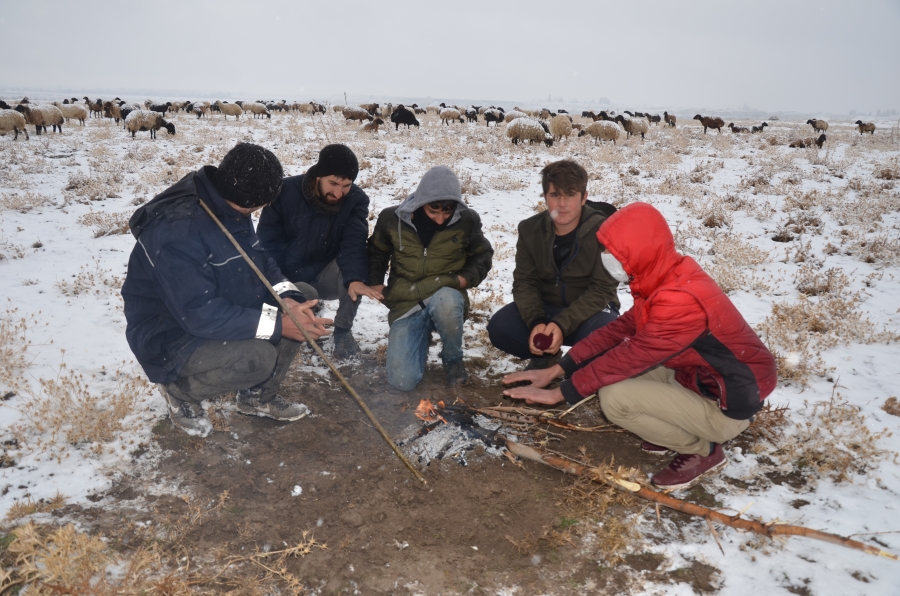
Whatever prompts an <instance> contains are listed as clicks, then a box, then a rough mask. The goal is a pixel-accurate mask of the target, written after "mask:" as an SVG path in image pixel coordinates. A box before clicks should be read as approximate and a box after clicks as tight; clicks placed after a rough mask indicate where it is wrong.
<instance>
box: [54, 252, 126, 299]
mask: <svg viewBox="0 0 900 596" xmlns="http://www.w3.org/2000/svg"><path fill="white" fill-rule="evenodd" d="M123 283H124V280H123V279H122V278H121V277H119V276H118V275H112V272H111V271H110V270H109V269H103V268H101V267H100V262H99V261H98V260H97V259H96V258H95V259H94V267H93V269H90V268H88V266H87V265H82V266H81V268H80V270H79V271H78V273H77V274H75V275H72V278H71V281H70V280H68V279H61V280H59V281H58V282H56V287H57V288H58V289H59V291H60V292H62V293H63V294H64V295H66V296H80V295H82V294H95V295H97V296H100V295H103V294H104V293H106V292H108V291H109V290H110V289H112V290H119V289H120V288H121V287H122V284H123Z"/></svg>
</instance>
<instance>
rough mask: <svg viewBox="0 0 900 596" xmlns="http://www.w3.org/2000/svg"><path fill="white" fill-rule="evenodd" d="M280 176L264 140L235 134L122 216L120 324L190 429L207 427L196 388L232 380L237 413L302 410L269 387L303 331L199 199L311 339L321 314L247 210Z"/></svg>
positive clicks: (270, 192)
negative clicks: (124, 263)
mask: <svg viewBox="0 0 900 596" xmlns="http://www.w3.org/2000/svg"><path fill="white" fill-rule="evenodd" d="M283 176H284V173H283V171H282V168H281V163H279V161H278V158H277V157H275V155H274V154H273V153H272V152H271V151H269V150H267V149H264V148H263V147H260V146H259V145H253V144H251V143H238V144H237V145H236V146H235V147H234V148H233V149H231V151H229V152H228V154H226V155H225V157H224V159H222V163H221V164H220V165H219V167H218V168H216V167H214V166H206V167H203V168H201V169H200V170H198V171H196V172H191V173H190V174H188V175H187V176H185V177H184V178H182V179H181V180H180V181H179V182H177V183H176V184H174V185H173V186H171V187H170V188H168V189H166V190H165V191H163V192H162V193H160V194H159V195H157V196H156V197H154V198H153V200H152V201H150V202H149V203H147V204H146V205H144V206H142V207H141V208H140V209H138V210H137V211H136V212H135V213H134V215H133V216H132V218H131V220H130V221H129V225H130V227H131V232H132V234H134V237H135V239H136V240H137V242H136V244H135V246H134V249H133V250H132V252H131V258H130V259H129V261H128V273H127V275H126V277H125V283H124V285H123V286H122V298H123V299H124V302H125V319H126V320H127V326H126V329H125V336H126V338H127V339H128V345H129V346H130V347H131V350H132V351H133V352H134V355H135V356H136V357H137V360H138V362H139V363H140V364H141V366H142V367H143V369H144V372H145V373H146V374H147V377H148V378H149V379H150V381H152V382H153V383H157V386H158V388H159V392H160V394H161V395H162V396H163V398H164V399H165V400H166V405H167V406H168V409H169V416H170V418H171V419H172V422H173V424H175V425H176V426H177V427H179V428H181V429H182V430H183V431H185V432H186V433H188V434H189V435H194V436H201V437H205V436H206V435H208V434H209V432H210V431H211V430H212V424H211V423H210V420H209V418H208V417H207V414H206V411H205V410H204V409H203V407H202V405H201V404H202V402H203V400H205V399H210V398H213V397H216V396H218V395H221V394H223V393H229V392H231V391H236V392H237V407H238V410H239V411H241V412H243V413H245V414H251V415H255V416H266V417H269V418H274V419H276V420H282V421H288V420H297V419H298V418H302V417H303V416H305V415H306V414H307V413H308V412H309V409H308V408H307V407H306V406H305V405H303V404H298V403H291V402H288V401H287V400H285V399H284V398H283V397H281V396H280V395H278V393H277V391H278V388H279V386H280V385H281V382H282V381H283V380H284V377H285V375H286V374H287V372H288V368H289V367H290V365H291V362H292V361H293V359H294V357H295V356H296V355H297V352H298V350H299V346H300V344H299V342H300V341H301V340H303V335H302V332H301V331H300V330H299V329H297V328H296V327H295V326H294V323H293V322H292V321H291V319H290V318H289V317H288V316H287V315H286V313H281V312H280V311H279V308H278V306H276V305H275V302H274V299H273V298H272V296H271V294H270V293H269V291H268V290H267V288H266V286H265V285H264V284H263V282H262V281H261V280H260V279H259V278H258V277H257V276H256V274H255V273H254V272H253V271H252V270H251V268H250V267H249V266H248V265H247V263H246V262H245V261H244V259H243V258H242V257H241V255H240V253H239V252H238V251H237V250H236V249H235V247H234V246H233V245H232V244H231V242H230V241H229V239H228V238H227V237H226V236H225V234H224V233H223V232H222V230H221V229H219V227H218V225H217V224H216V223H215V222H214V221H213V219H212V218H211V217H210V216H209V214H208V213H207V212H206V211H205V210H203V208H202V207H201V206H200V203H201V201H202V202H203V203H205V204H206V205H207V206H208V207H209V208H210V209H211V210H212V212H213V213H215V215H216V217H217V218H218V219H219V220H220V221H221V223H222V224H223V225H224V226H225V227H226V229H228V231H229V232H230V233H231V234H232V236H233V237H234V238H235V240H237V242H238V244H240V246H241V248H242V249H243V250H244V252H245V253H247V255H248V256H249V257H250V259H251V260H252V261H253V262H254V264H255V265H256V266H257V268H258V269H259V270H260V271H262V272H263V274H264V275H265V277H266V279H267V280H268V282H269V283H270V284H271V285H272V286H273V287H274V289H275V291H276V292H278V293H279V295H280V296H281V298H282V299H283V300H284V302H285V303H286V304H287V306H288V308H290V309H291V311H292V312H293V313H294V315H295V316H296V317H297V319H298V320H299V322H300V324H301V325H302V326H303V327H304V328H305V329H306V330H307V332H308V333H309V334H310V335H311V336H312V338H313V339H317V338H319V337H321V336H323V335H327V334H328V333H330V332H329V331H326V330H325V328H324V325H325V324H328V323H330V322H331V321H329V320H327V319H318V318H316V317H315V316H314V315H313V314H312V310H311V309H312V308H313V307H314V306H315V304H316V302H315V301H307V300H306V297H305V296H304V295H303V293H302V292H301V291H299V290H298V288H297V287H296V286H295V285H294V284H293V283H291V282H290V281H289V280H288V279H287V278H286V277H285V276H284V275H282V273H281V271H280V270H279V269H278V266H277V265H276V264H275V261H274V260H272V258H271V257H269V255H268V254H266V252H265V251H264V250H263V249H262V248H261V247H260V244H259V239H258V238H257V236H256V233H255V232H254V230H253V222H252V220H251V218H250V215H251V213H252V212H253V211H255V210H257V209H259V208H260V207H262V206H263V205H266V204H268V203H269V202H271V201H272V200H273V199H274V198H275V197H276V196H278V193H279V192H280V191H281V185H282V177H283Z"/></svg>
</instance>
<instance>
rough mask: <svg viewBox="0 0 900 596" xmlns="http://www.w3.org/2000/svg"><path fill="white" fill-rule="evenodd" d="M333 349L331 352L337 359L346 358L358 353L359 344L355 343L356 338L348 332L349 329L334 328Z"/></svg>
mask: <svg viewBox="0 0 900 596" xmlns="http://www.w3.org/2000/svg"><path fill="white" fill-rule="evenodd" d="M333 336H334V349H333V350H332V352H331V354H332V355H333V356H334V357H335V358H336V359H338V360H346V359H347V358H350V357H351V356H356V355H357V354H359V344H358V343H356V340H355V339H354V338H353V334H352V333H350V330H349V329H347V330H346V331H338V330H335V332H334V334H333Z"/></svg>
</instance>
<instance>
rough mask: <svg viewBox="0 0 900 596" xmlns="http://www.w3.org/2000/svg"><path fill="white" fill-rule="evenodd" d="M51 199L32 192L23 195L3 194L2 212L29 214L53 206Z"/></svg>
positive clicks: (0, 197) (0, 200)
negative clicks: (46, 206) (34, 210)
mask: <svg viewBox="0 0 900 596" xmlns="http://www.w3.org/2000/svg"><path fill="white" fill-rule="evenodd" d="M52 204H53V201H52V200H51V199H50V197H48V196H45V195H42V194H39V193H36V192H31V191H26V192H23V193H12V194H9V193H3V194H2V195H0V211H18V212H19V213H28V212H29V211H31V210H32V209H38V208H40V207H43V206H45V205H52Z"/></svg>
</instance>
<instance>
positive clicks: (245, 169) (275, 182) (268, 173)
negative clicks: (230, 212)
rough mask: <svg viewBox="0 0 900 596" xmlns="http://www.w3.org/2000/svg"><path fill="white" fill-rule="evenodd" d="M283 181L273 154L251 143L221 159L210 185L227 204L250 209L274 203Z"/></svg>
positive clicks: (282, 175) (279, 166) (282, 174)
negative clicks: (228, 202)
mask: <svg viewBox="0 0 900 596" xmlns="http://www.w3.org/2000/svg"><path fill="white" fill-rule="evenodd" d="M283 178H284V170H283V169H282V168H281V162H280V161H278V158H277V157H275V154H274V153H272V152H271V151H269V150H268V149H266V148H264V147H260V146H259V145H254V144H253V143H238V144H237V145H235V146H234V148H233V149H232V150H231V151H229V152H228V153H227V154H226V155H225V157H224V158H223V159H222V163H221V164H219V168H218V170H216V173H215V175H214V176H213V177H212V182H213V185H214V186H215V187H216V190H218V191H219V193H220V194H221V195H222V197H223V198H224V199H225V200H226V201H230V202H232V203H234V204H235V205H237V206H239V207H244V208H246V209H250V208H253V207H262V206H263V205H268V204H269V203H271V202H272V201H274V200H275V199H276V198H277V197H278V195H279V194H280V193H281V185H282V180H283Z"/></svg>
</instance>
